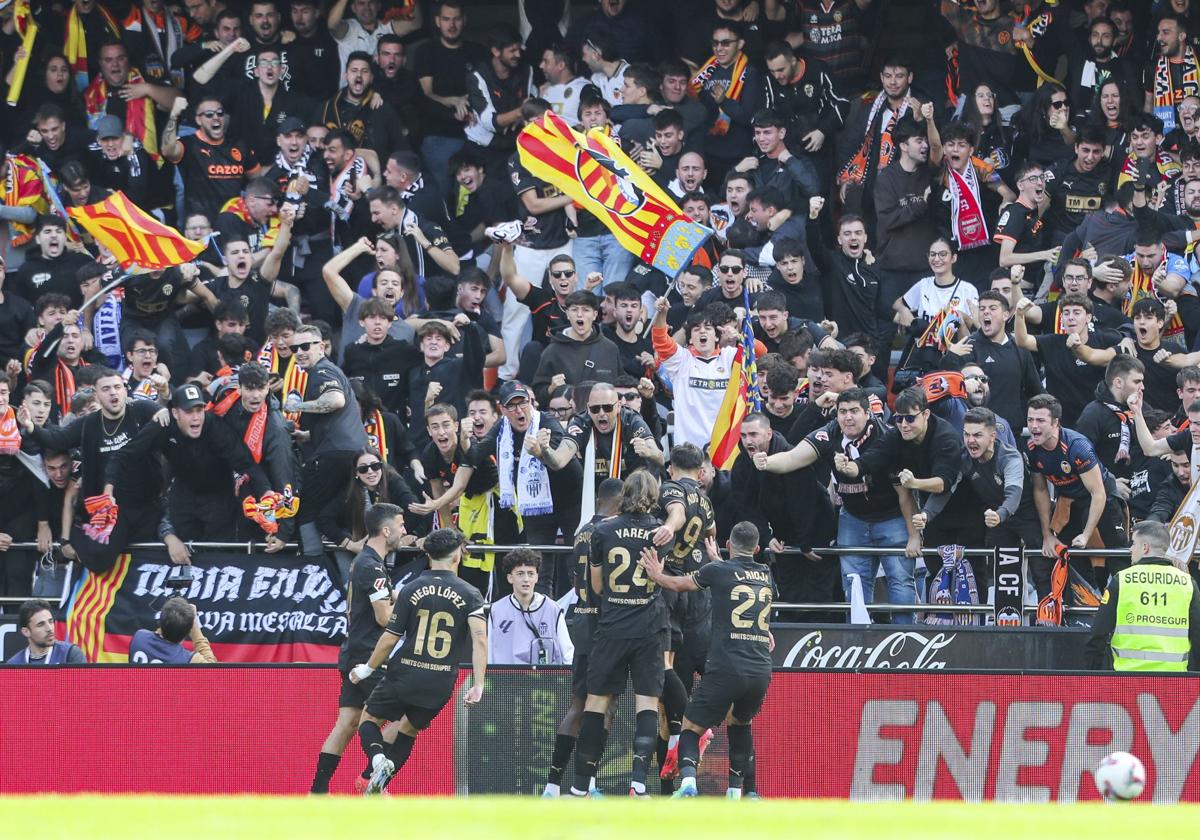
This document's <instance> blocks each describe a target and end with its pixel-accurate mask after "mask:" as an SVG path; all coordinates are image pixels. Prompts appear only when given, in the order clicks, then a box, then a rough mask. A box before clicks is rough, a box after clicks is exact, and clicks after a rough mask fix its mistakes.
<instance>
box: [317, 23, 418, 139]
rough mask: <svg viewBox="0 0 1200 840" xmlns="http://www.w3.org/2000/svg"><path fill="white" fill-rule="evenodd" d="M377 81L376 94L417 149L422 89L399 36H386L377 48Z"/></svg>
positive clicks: (380, 40)
mask: <svg viewBox="0 0 1200 840" xmlns="http://www.w3.org/2000/svg"><path fill="white" fill-rule="evenodd" d="M374 78H375V81H374V84H375V90H376V92H377V93H378V94H379V95H380V97H382V99H383V101H384V102H386V103H387V104H388V105H391V106H392V107H393V108H395V109H396V113H397V114H399V115H400V123H401V125H403V126H404V128H405V131H406V132H407V139H408V144H409V145H410V146H414V147H415V146H417V145H418V143H419V141H420V134H421V117H420V114H419V112H418V110H417V109H418V108H419V107H420V104H419V102H420V99H421V85H420V83H418V82H417V77H416V76H415V75H413V72H412V71H411V70H409V69H408V68H407V67H405V65H404V41H402V40H401V39H400V37H399V36H397V35H390V34H389V35H384V36H383V37H382V38H380V39H379V43H378V44H376V45H375V72H374ZM330 95H332V93H331V94H330Z"/></svg>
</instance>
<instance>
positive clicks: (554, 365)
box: [532, 327, 621, 405]
mask: <svg viewBox="0 0 1200 840" xmlns="http://www.w3.org/2000/svg"><path fill="white" fill-rule="evenodd" d="M568 330H570V327H568V328H567V329H565V330H561V331H559V332H556V333H554V336H553V338H552V339H551V341H550V346H549V347H547V348H546V349H545V350H543V351H542V358H541V359H540V360H539V361H538V366H537V373H535V374H534V375H533V383H532V385H533V391H534V393H535V394H536V395H537V398H538V401H539V402H540V403H541V404H542V405H549V403H550V399H549V395H548V391H549V385H550V380H551V379H553V378H554V375H555V374H558V373H561V374H563V375H565V376H566V379H567V384H568V385H579V384H580V383H582V382H610V383H611V382H615V381H616V378H617V377H618V376H619V375H620V374H621V351H620V350H619V349H618V348H617V345H615V344H613V343H612V341H611V340H609V339H607V338H605V337H604V336H602V335H600V330H599V329H597V328H595V327H593V328H592V334H591V335H590V336H588V337H587V338H586V339H584V340H583V341H576V340H575V339H574V338H571V337H569V336H568V335H567V331H568Z"/></svg>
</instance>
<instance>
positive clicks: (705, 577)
mask: <svg viewBox="0 0 1200 840" xmlns="http://www.w3.org/2000/svg"><path fill="white" fill-rule="evenodd" d="M704 547H705V549H706V550H707V552H708V556H709V560H710V562H709V563H706V564H705V565H703V566H701V567H700V570H699V571H698V572H696V573H695V574H691V575H688V576H686V577H675V576H672V575H668V574H666V573H665V571H664V570H663V561H662V560H661V559H660V558H659V556H658V554H657V552H655V551H652V550H651V551H643V552H642V554H641V558H640V560H639V565H640V566H641V567H642V568H643V569H645V571H646V574H647V575H648V576H649V578H650V580H652V581H654V583H657V584H658V585H659V586H661V587H663V588H664V589H670V590H673V591H675V592H696V591H699V590H701V589H708V590H710V591H711V592H712V602H713V623H712V642H711V644H710V646H709V652H708V662H707V663H706V664H705V666H704V679H702V680H701V681H700V685H698V686H697V687H696V690H695V691H693V692H692V698H691V700H689V701H688V704H687V711H686V712H685V713H684V717H683V734H682V735H681V736H680V737H679V766H680V773H681V775H682V781H681V782H680V785H679V790H678V791H677V792H676V793H675V796H676V797H677V798H678V797H685V796H696V795H697V790H696V767H697V765H698V764H699V763H700V736H701V734H702V733H703V732H704V731H705V730H706V729H709V728H710V727H713V726H717V725H719V724H720V723H721V721H728V723H729V790H728V792H727V794H726V795H727V796H728V797H729V798H730V799H740V798H741V796H742V783H743V780H744V779H745V778H746V777H747V775H749V773H750V770H751V768H752V767H753V765H754V736H753V734H752V733H751V731H750V722H751V720H752V719H753V718H754V716H755V715H756V714H758V710H759V709H761V708H762V704H763V700H764V699H766V696H767V687H768V686H770V684H771V649H772V648H774V647H775V640H774V638H773V637H772V636H771V624H770V621H771V603H772V601H773V600H774V592H775V584H774V582H773V581H772V580H771V570H770V569H768V568H767V567H766V566H764V565H762V564H761V563H757V562H755V560H754V555H755V554H756V553H757V552H758V528H756V527H754V525H753V523H750V522H739V523H738V524H737V525H734V526H733V530H731V531H730V532H729V555H730V556H729V559H728V560H726V561H721V560H720V558H719V555H718V554H717V543H716V540H714V539H712V538H711V537H710V538H709V539H707V540H705V542H704Z"/></svg>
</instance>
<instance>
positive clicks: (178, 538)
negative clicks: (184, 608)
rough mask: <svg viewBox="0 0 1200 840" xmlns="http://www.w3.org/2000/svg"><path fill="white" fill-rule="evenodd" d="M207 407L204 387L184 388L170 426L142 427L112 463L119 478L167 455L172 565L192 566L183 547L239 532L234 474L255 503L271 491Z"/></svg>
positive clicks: (166, 536) (166, 526)
mask: <svg viewBox="0 0 1200 840" xmlns="http://www.w3.org/2000/svg"><path fill="white" fill-rule="evenodd" d="M207 404H208V398H207V395H206V394H205V393H204V392H203V391H202V390H201V388H200V386H198V385H196V384H193V383H189V384H187V385H181V386H179V387H178V388H176V389H175V392H174V393H173V394H172V396H171V419H170V421H169V422H168V423H167V425H165V426H161V425H159V424H158V423H150V424H147V425H146V426H143V427H142V429H141V430H140V431H139V432H138V433H137V434H136V435H134V437H133V439H132V440H131V441H129V443H128V444H127V445H126V446H125V447H123V448H122V449H121V450H120V451H119V452H118V453H116V455H115V457H113V458H112V459H111V460H110V461H109V464H110V470H111V471H112V474H114V475H118V474H121V473H122V472H125V471H128V470H129V465H130V464H131V463H135V462H137V461H139V460H141V461H144V462H154V461H156V460H157V458H156V456H160V455H161V456H162V457H163V460H164V461H165V462H166V464H167V469H168V475H169V476H170V480H169V484H168V487H169V489H168V491H167V497H166V507H165V510H164V514H165V515H164V518H163V521H162V522H161V523H159V526H158V535H159V537H160V538H161V539H162V541H163V543H164V544H165V545H166V546H167V551H168V553H169V554H170V555H171V561H172V562H174V563H178V564H180V565H184V564H186V563H187V562H188V555H189V551H188V548H187V546H186V545H184V543H188V542H192V541H196V540H200V541H203V540H208V541H216V540H221V539H228V538H229V535H230V534H232V533H234V531H235V527H236V523H237V514H238V508H239V507H240V505H239V504H238V497H237V495H235V494H234V492H232V490H233V483H232V482H231V481H230V474H232V473H237V474H240V475H243V476H245V477H246V478H247V479H248V484H247V490H248V493H249V495H251V496H253V497H254V498H256V499H258V498H263V496H264V494H267V493H268V491H270V490H271V487H270V485H269V484H268V483H267V479H266V476H265V475H264V473H263V471H262V469H261V468H260V467H259V465H258V464H257V463H256V462H255V461H254V459H253V458H252V457H251V456H250V452H249V451H248V450H247V448H246V446H245V445H244V444H243V443H242V441H241V440H239V439H238V437H237V436H236V435H235V434H234V433H233V432H231V431H230V430H229V428H228V427H227V426H225V425H224V424H222V423H221V422H220V421H219V420H218V419H217V418H216V417H210V416H209V414H208V412H206V411H205V410H204V407H205V406H206V405H207ZM105 493H108V494H111V493H112V488H111V486H106V487H105ZM268 498H271V497H270V496H268Z"/></svg>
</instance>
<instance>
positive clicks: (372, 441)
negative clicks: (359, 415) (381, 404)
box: [363, 409, 388, 464]
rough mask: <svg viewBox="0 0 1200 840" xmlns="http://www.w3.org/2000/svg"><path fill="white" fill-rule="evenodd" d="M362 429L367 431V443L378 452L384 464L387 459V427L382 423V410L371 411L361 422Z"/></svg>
mask: <svg viewBox="0 0 1200 840" xmlns="http://www.w3.org/2000/svg"><path fill="white" fill-rule="evenodd" d="M363 431H365V432H366V433H367V444H368V445H369V446H370V447H371V448H372V449H374V450H375V451H376V452H378V453H379V457H380V459H382V460H383V462H384V463H385V464H386V463H387V459H388V439H387V427H386V426H384V424H383V412H382V411H379V410H378V409H376V410H375V411H372V412H371V414H370V416H369V417H367V420H366V422H365V423H363Z"/></svg>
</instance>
